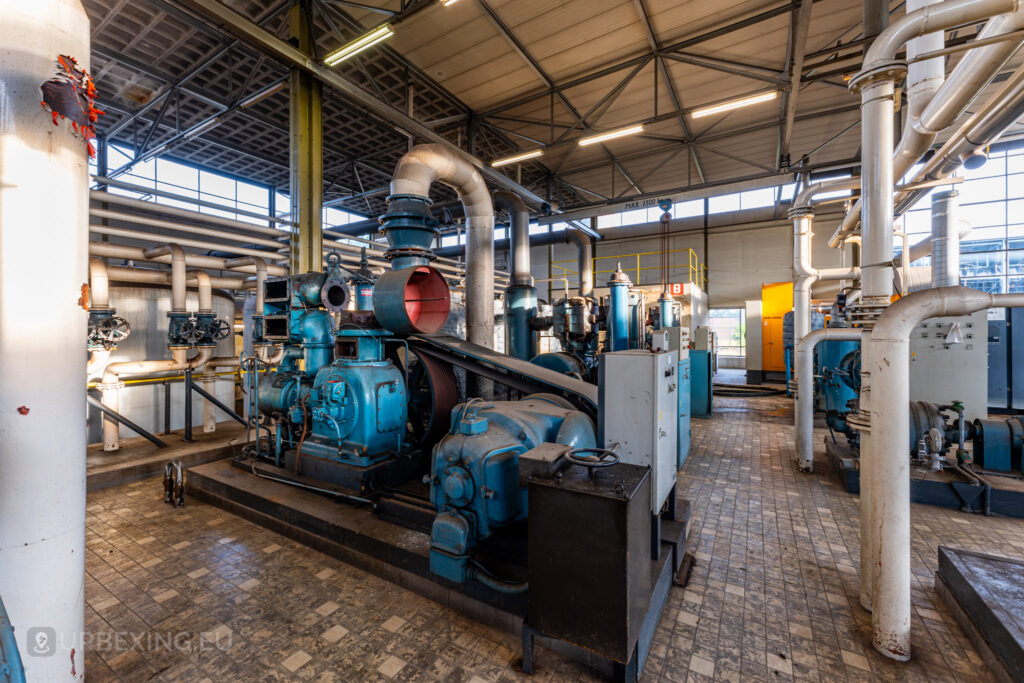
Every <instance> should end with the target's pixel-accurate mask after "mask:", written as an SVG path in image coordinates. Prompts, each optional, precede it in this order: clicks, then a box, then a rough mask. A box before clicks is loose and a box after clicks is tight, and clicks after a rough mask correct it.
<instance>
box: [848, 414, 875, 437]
mask: <svg viewBox="0 0 1024 683" xmlns="http://www.w3.org/2000/svg"><path fill="white" fill-rule="evenodd" d="M846 424H848V425H849V426H850V429H853V430H854V431H857V432H861V433H862V434H870V433H871V415H869V414H868V413H865V412H864V411H863V410H858V411H857V412H855V413H847V415H846Z"/></svg>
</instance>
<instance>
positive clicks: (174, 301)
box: [143, 244, 186, 313]
mask: <svg viewBox="0 0 1024 683" xmlns="http://www.w3.org/2000/svg"><path fill="white" fill-rule="evenodd" d="M143 254H144V256H145V257H146V258H153V257H156V256H163V255H165V254H170V256H171V311H173V312H175V313H184V312H185V286H186V283H185V250H184V249H182V248H181V246H179V245H177V244H162V245H160V246H158V247H151V248H150V249H146V251H145V252H143Z"/></svg>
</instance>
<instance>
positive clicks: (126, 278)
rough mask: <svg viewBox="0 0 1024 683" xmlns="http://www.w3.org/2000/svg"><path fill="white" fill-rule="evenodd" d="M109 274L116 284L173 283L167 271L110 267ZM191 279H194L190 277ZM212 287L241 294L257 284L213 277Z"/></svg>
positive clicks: (241, 279) (237, 279) (244, 280)
mask: <svg viewBox="0 0 1024 683" xmlns="http://www.w3.org/2000/svg"><path fill="white" fill-rule="evenodd" d="M107 272H108V273H109V274H110V279H111V280H114V281H115V282H142V283H146V284H152V285H166V284H170V282H171V274H170V272H169V271H166V270H153V269H151V268H127V267H124V266H110V267H108V268H107ZM189 279H194V278H192V276H191V275H190V276H189ZM210 285H211V286H212V287H217V288H219V289H229V290H234V291H239V292H241V291H244V290H247V289H252V288H253V286H254V285H255V282H254V281H253V280H246V279H244V278H229V277H215V276H212V275H211V276H210Z"/></svg>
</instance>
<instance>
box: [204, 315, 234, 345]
mask: <svg viewBox="0 0 1024 683" xmlns="http://www.w3.org/2000/svg"><path fill="white" fill-rule="evenodd" d="M208 332H209V335H210V337H212V338H213V339H216V340H217V341H220V340H221V339H227V338H228V335H229V334H231V326H230V325H229V324H228V321H227V320H224V319H222V318H217V319H215V320H214V321H213V322H212V323H210V327H209V330H208Z"/></svg>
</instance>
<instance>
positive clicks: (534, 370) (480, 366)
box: [409, 336, 597, 420]
mask: <svg viewBox="0 0 1024 683" xmlns="http://www.w3.org/2000/svg"><path fill="white" fill-rule="evenodd" d="M409 344H410V346H412V347H413V348H414V349H415V350H416V351H417V352H418V353H423V354H425V355H429V356H432V357H434V358H437V359H439V360H444V361H446V362H448V363H451V364H452V365H455V366H457V367H460V368H464V369H465V370H466V371H468V372H472V373H474V374H476V375H479V376H481V377H485V378H487V379H490V380H493V381H495V382H498V383H499V384H504V385H505V386H507V387H510V388H512V389H515V390H516V391H522V392H524V393H548V394H555V395H557V396H561V397H563V398H565V399H566V400H568V401H569V402H570V403H572V404H573V405H574V406H575V407H576V408H577V409H578V410H580V411H582V412H584V413H586V414H587V415H589V416H590V417H591V418H593V419H594V420H597V387H596V386H594V385H593V384H588V383H587V382H584V381H582V380H578V379H575V378H573V377H569V376H568V375H562V374H559V373H557V372H555V371H553V370H548V369H547V368H542V367H540V366H538V365H534V364H533V363H531V362H529V361H525V360H521V359H519V358H513V357H511V356H506V355H505V354H503V353H499V352H497V351H493V350H491V349H488V348H485V347H483V346H479V345H478V344H473V343H471V342H468V341H465V340H463V339H459V338H458V337H449V336H437V337H423V336H412V337H410V338H409Z"/></svg>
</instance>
